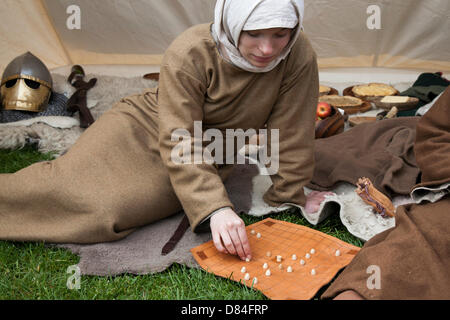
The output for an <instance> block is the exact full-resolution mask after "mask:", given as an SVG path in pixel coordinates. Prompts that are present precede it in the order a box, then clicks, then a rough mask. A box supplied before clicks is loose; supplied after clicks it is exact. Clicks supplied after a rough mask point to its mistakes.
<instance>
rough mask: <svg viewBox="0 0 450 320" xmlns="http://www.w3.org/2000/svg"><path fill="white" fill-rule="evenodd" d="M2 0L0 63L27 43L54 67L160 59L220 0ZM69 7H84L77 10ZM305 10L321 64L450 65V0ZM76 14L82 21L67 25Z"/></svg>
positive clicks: (331, 2)
mask: <svg viewBox="0 0 450 320" xmlns="http://www.w3.org/2000/svg"><path fill="white" fill-rule="evenodd" d="M242 1H245V0H242ZM0 3H1V4H2V5H1V11H0V21H1V23H0V71H2V70H3V69H4V68H5V67H6V65H7V64H8V63H9V62H10V61H11V60H12V59H13V58H14V57H16V56H17V55H19V54H22V53H24V52H26V51H31V52H32V53H34V54H35V55H37V56H38V57H39V58H41V59H42V60H43V61H44V63H45V64H46V65H47V66H48V67H49V68H50V69H53V68H56V67H61V66H70V65H72V64H81V65H158V64H159V63H160V61H161V57H162V55H163V53H164V50H165V49H166V48H167V47H168V45H169V44H170V42H171V41H172V40H173V39H174V38H175V37H176V36H177V35H179V34H180V33H181V32H182V31H184V30H185V29H187V28H188V27H190V26H192V25H195V24H198V23H206V22H210V21H212V19H213V10H214V5H215V1H214V0H178V1H177V0H0ZM71 6H72V7H71ZM74 6H75V7H74ZM71 8H79V15H78V12H76V11H71V10H70V9H71ZM68 9H69V10H68ZM305 13H306V16H305V21H304V26H305V32H306V33H307V35H308V36H309V38H310V40H311V42H312V44H313V47H314V49H315V50H316V52H317V54H318V57H319V66H320V68H321V69H324V68H342V67H368V68H372V67H382V68H396V69H399V68H400V69H410V70H411V69H415V70H419V69H420V70H426V71H443V72H449V71H450V36H449V30H450V0H371V1H369V0H339V1H338V0H305ZM74 19H75V20H74ZM76 19H78V20H76ZM74 21H75V22H79V29H78V28H75V29H73V28H70V27H69V26H68V23H69V24H70V23H73V22H74ZM377 23H379V24H378V25H377ZM373 27H375V28H373Z"/></svg>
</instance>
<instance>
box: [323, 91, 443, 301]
mask: <svg viewBox="0 0 450 320" xmlns="http://www.w3.org/2000/svg"><path fill="white" fill-rule="evenodd" d="M449 111H450V87H448V88H447V90H446V91H445V93H444V94H443V95H442V96H441V97H440V98H439V99H438V101H436V103H435V104H434V105H433V107H432V108H431V109H430V110H429V111H428V112H427V113H426V114H425V115H424V116H423V117H422V118H421V119H420V121H419V123H418V125H417V129H416V140H415V145H414V150H415V155H416V159H417V164H418V165H419V167H420V170H421V173H422V180H421V182H420V184H418V185H416V186H414V187H413V189H415V188H417V187H418V186H424V185H425V186H439V185H441V184H444V183H447V182H450V113H449ZM370 266H377V267H378V268H379V269H378V270H379V276H380V278H379V280H380V282H379V283H378V285H377V284H376V282H372V281H374V278H373V277H374V276H375V274H374V270H373V269H371V268H370ZM368 268H369V269H368ZM368 283H369V285H368ZM346 290H353V291H356V292H357V293H358V294H359V295H361V296H362V297H364V298H365V299H450V196H449V195H447V196H445V197H443V198H441V199H440V200H439V201H437V202H435V203H428V202H425V203H421V204H408V205H404V206H400V207H399V208H398V209H397V212H396V226H395V227H394V228H392V229H389V230H386V231H384V232H382V233H380V234H378V235H376V236H375V237H373V238H372V239H370V240H369V241H368V242H367V243H366V244H365V245H364V247H363V248H362V249H361V251H360V252H359V253H358V254H357V255H356V257H355V258H354V259H353V261H352V262H351V263H350V264H349V265H348V266H347V267H346V268H345V269H344V271H343V272H342V273H341V274H340V275H339V277H338V278H337V279H336V280H335V281H334V282H333V283H332V284H331V286H330V287H329V288H328V289H327V290H326V291H325V292H324V294H323V295H322V298H332V297H335V296H336V295H338V294H339V293H341V292H343V291H346Z"/></svg>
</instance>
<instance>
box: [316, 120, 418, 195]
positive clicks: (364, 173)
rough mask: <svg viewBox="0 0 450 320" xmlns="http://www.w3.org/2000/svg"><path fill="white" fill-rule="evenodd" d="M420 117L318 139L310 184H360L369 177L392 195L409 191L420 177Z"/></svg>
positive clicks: (364, 126)
mask: <svg viewBox="0 0 450 320" xmlns="http://www.w3.org/2000/svg"><path fill="white" fill-rule="evenodd" d="M418 119H419V118H418V117H403V118H395V119H388V120H383V121H377V122H374V123H367V124H361V125H358V126H356V127H354V128H352V129H351V130H348V131H346V132H344V133H341V134H338V135H335V136H332V137H329V138H326V139H319V140H317V141H316V152H315V159H316V166H315V170H314V176H313V179H312V181H311V183H310V184H309V185H308V187H309V188H311V189H316V190H330V189H332V188H333V187H334V186H336V184H338V183H339V182H342V181H345V182H349V183H352V184H355V185H356V182H357V181H358V178H361V177H367V178H369V179H370V180H371V181H372V183H373V185H374V186H375V187H376V188H377V189H378V190H380V191H381V192H382V193H384V194H385V195H387V196H389V197H391V198H392V196H393V195H394V194H409V192H410V191H411V188H412V187H413V186H414V185H415V184H416V182H417V178H418V176H419V169H418V168H417V165H416V161H415V156H414V140H415V135H416V125H417V121H418Z"/></svg>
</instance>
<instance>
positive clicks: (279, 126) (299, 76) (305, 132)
mask: <svg viewBox="0 0 450 320" xmlns="http://www.w3.org/2000/svg"><path fill="white" fill-rule="evenodd" d="M299 59H300V57H299ZM318 94H319V75H318V67H317V59H316V55H315V53H313V52H311V54H310V58H309V59H308V60H307V61H306V63H304V64H303V65H302V66H301V67H300V68H298V70H294V71H293V72H292V73H291V74H290V75H289V76H288V77H287V78H286V79H285V80H284V81H283V84H282V87H281V90H280V96H279V99H278V101H277V103H276V105H275V106H274V109H273V111H272V113H271V115H270V118H269V120H268V122H267V133H268V138H267V139H268V143H267V145H268V150H269V151H268V155H269V157H270V158H271V162H270V167H272V168H274V169H277V170H272V171H273V172H272V173H273V174H271V175H270V177H271V179H272V182H273V184H272V186H271V187H270V188H269V189H268V190H267V192H266V193H265V194H264V197H263V199H264V201H265V202H266V203H268V204H269V205H271V206H274V207H279V206H280V205H282V204H283V203H294V204H297V205H300V206H305V204H306V197H305V194H304V191H303V187H304V186H305V185H306V184H307V183H308V182H309V181H310V180H311V179H312V176H313V171H314V139H315V119H316V109H317V101H318ZM272 130H278V133H279V143H278V146H279V151H278V157H276V156H277V152H276V148H275V147H274V146H275V145H274V143H276V139H273V135H271V134H270V133H271V131H272ZM272 151H275V155H274V156H275V157H274V156H272ZM274 160H277V161H278V165H276V163H274ZM270 171H271V170H269V173H270Z"/></svg>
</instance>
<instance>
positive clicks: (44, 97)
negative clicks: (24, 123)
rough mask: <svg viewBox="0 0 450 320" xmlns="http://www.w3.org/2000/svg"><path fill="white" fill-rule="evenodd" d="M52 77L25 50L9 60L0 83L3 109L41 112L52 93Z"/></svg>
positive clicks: (40, 62) (42, 65)
mask: <svg viewBox="0 0 450 320" xmlns="http://www.w3.org/2000/svg"><path fill="white" fill-rule="evenodd" d="M52 86H53V82H52V77H51V75H50V71H49V70H48V69H47V67H46V66H45V64H44V63H43V62H42V61H41V60H40V59H39V58H37V57H36V56H34V55H33V54H32V53H30V52H27V53H25V54H23V55H21V56H18V57H17V58H15V59H14V60H13V61H11V62H10V63H9V64H8V66H7V67H6V69H5V71H4V72H3V76H2V81H1V84H0V95H1V104H2V107H3V108H4V109H5V110H22V111H32V112H41V111H44V110H45V109H46V107H47V104H48V101H49V99H50V95H51V93H52Z"/></svg>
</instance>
